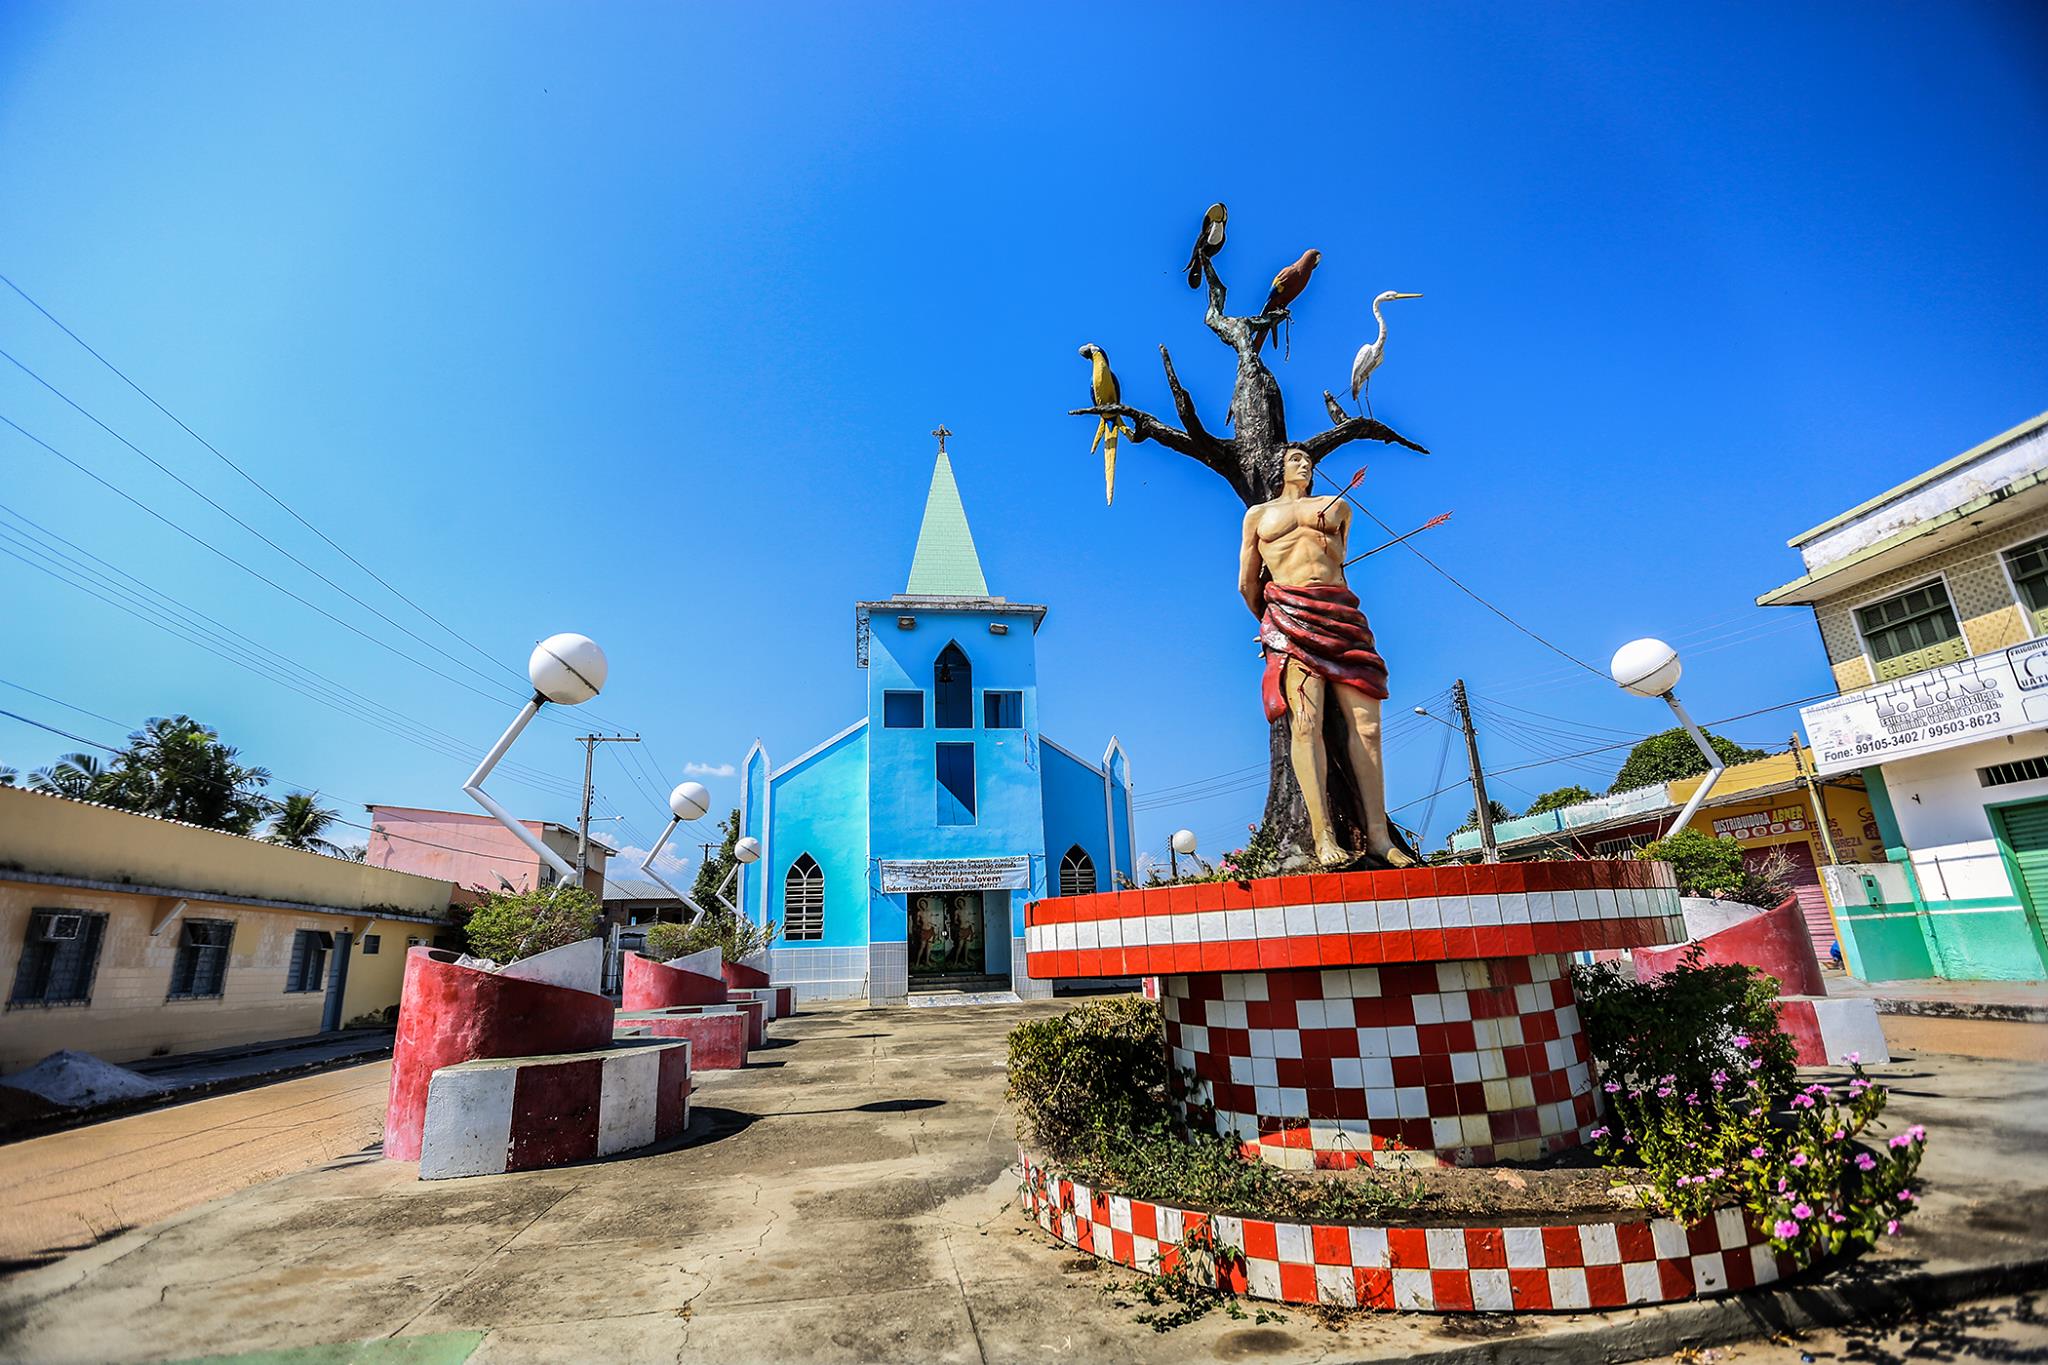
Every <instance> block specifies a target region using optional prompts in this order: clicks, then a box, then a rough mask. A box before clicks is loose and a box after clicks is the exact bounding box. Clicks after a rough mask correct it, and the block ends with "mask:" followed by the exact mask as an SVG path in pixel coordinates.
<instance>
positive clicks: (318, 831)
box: [263, 792, 348, 858]
mask: <svg viewBox="0 0 2048 1365" xmlns="http://www.w3.org/2000/svg"><path fill="white" fill-rule="evenodd" d="M319 797H320V794H319V793H318V792H292V793H290V794H288V795H287V796H286V797H285V798H284V800H282V801H277V802H273V803H271V807H272V811H273V814H272V815H271V817H270V831H269V832H268V833H267V834H265V835H264V836H263V839H264V842H266V843H272V844H282V845H284V846H285V847H286V848H303V849H307V850H309V851H311V852H314V853H325V854H328V855H329V856H330V857H336V858H341V857H346V856H348V855H347V854H346V853H345V852H344V851H343V849H342V848H341V846H340V845H338V844H335V843H333V842H331V841H329V840H327V839H323V838H321V837H320V836H321V835H322V834H324V833H326V831H327V828H328V826H330V825H332V824H333V823H334V822H335V821H336V820H338V819H340V818H341V812H340V811H336V810H330V809H328V808H327V807H326V806H323V805H321V804H320V803H319Z"/></svg>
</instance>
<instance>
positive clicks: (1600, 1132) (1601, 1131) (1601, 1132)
mask: <svg viewBox="0 0 2048 1365" xmlns="http://www.w3.org/2000/svg"><path fill="white" fill-rule="evenodd" d="M1608 1131H1609V1130H1608V1129H1606V1128H1595V1129H1594V1130H1593V1131H1592V1132H1591V1133H1589V1134H1587V1136H1589V1137H1596V1138H1604V1137H1606V1136H1607V1134H1608Z"/></svg>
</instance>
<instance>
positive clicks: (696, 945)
mask: <svg viewBox="0 0 2048 1365" xmlns="http://www.w3.org/2000/svg"><path fill="white" fill-rule="evenodd" d="M774 940H775V921H774V920H769V921H768V924H767V927H766V928H763V927H762V926H760V925H758V924H755V923H754V922H753V921H752V920H748V919H741V918H737V917H735V916H732V915H728V914H726V913H725V912H724V911H722V910H707V911H706V912H705V914H704V918H703V919H700V920H698V921H697V922H696V923H695V924H650V925H648V926H647V947H646V949H645V953H646V956H648V957H651V958H653V959H654V960H655V961H656V962H666V961H668V960H669V959H670V958H673V957H688V956H689V955H690V954H691V953H701V952H703V951H704V950H705V949H706V948H716V949H718V951H719V955H720V956H722V957H723V958H724V959H725V960H726V961H727V962H742V961H744V960H746V959H747V958H750V957H752V956H753V955H754V954H755V953H758V952H760V951H761V950H762V949H763V948H766V947H767V946H768V945H769V944H770V943H772V942H773V941H774Z"/></svg>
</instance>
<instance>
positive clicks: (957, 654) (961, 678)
mask: <svg viewBox="0 0 2048 1365" xmlns="http://www.w3.org/2000/svg"><path fill="white" fill-rule="evenodd" d="M932 723H933V724H934V725H936V726H938V727H939V728H940V729H941V730H972V729H973V728H974V666H973V665H972V664H970V663H968V662H967V651H965V650H963V649H961V648H960V646H959V645H957V644H948V645H947V646H946V647H945V648H944V649H942V650H940V651H939V660H938V662H937V663H935V664H933V665H932Z"/></svg>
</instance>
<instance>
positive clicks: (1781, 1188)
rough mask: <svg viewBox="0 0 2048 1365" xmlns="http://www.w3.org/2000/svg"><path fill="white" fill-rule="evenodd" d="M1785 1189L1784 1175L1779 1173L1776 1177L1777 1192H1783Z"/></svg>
mask: <svg viewBox="0 0 2048 1365" xmlns="http://www.w3.org/2000/svg"><path fill="white" fill-rule="evenodd" d="M1785 1189H1786V1185H1785V1177H1784V1176H1782V1175H1781V1176H1779V1177H1778V1193H1779V1194H1783V1193H1784V1192H1785Z"/></svg>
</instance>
